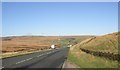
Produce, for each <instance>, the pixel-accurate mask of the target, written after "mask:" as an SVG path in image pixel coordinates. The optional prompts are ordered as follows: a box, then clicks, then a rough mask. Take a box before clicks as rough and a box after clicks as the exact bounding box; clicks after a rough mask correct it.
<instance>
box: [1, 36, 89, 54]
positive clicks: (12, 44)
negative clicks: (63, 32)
mask: <svg viewBox="0 0 120 70" xmlns="http://www.w3.org/2000/svg"><path fill="white" fill-rule="evenodd" d="M89 37H91V36H12V37H3V38H2V52H3V53H6V52H18V51H32V50H33V51H35V50H43V49H48V48H50V46H51V44H56V45H57V47H58V48H59V47H61V46H62V45H61V44H62V42H61V41H62V40H64V39H71V38H72V39H79V38H80V39H82V40H83V39H86V38H89Z"/></svg>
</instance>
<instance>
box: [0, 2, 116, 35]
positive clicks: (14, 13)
mask: <svg viewBox="0 0 120 70" xmlns="http://www.w3.org/2000/svg"><path fill="white" fill-rule="evenodd" d="M117 31H118V3H117V2H3V3H2V35H3V36H21V35H22V36H23V35H45V36H55V35H57V36H58V35H63V36H64V35H104V34H108V33H112V32H117Z"/></svg>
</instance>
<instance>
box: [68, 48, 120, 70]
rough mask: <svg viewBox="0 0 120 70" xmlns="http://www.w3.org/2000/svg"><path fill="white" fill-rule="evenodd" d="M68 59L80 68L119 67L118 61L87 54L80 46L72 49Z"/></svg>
mask: <svg viewBox="0 0 120 70" xmlns="http://www.w3.org/2000/svg"><path fill="white" fill-rule="evenodd" d="M68 60H69V61H71V62H72V63H74V64H76V65H77V66H79V67H80V68H118V62H117V61H112V60H108V59H105V58H101V57H96V56H93V55H90V54H86V53H85V52H82V51H80V50H79V49H78V48H73V49H71V50H70V52H69V55H68Z"/></svg>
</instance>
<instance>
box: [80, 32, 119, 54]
mask: <svg viewBox="0 0 120 70" xmlns="http://www.w3.org/2000/svg"><path fill="white" fill-rule="evenodd" d="M79 47H81V48H85V49H89V50H95V51H103V52H112V53H118V33H112V34H107V35H103V36H97V37H93V38H90V39H87V40H84V41H83V42H81V43H80V45H79Z"/></svg>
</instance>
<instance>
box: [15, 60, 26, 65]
mask: <svg viewBox="0 0 120 70" xmlns="http://www.w3.org/2000/svg"><path fill="white" fill-rule="evenodd" d="M25 61H26V60H22V61H19V62H17V63H16V64H19V63H22V62H25Z"/></svg>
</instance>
